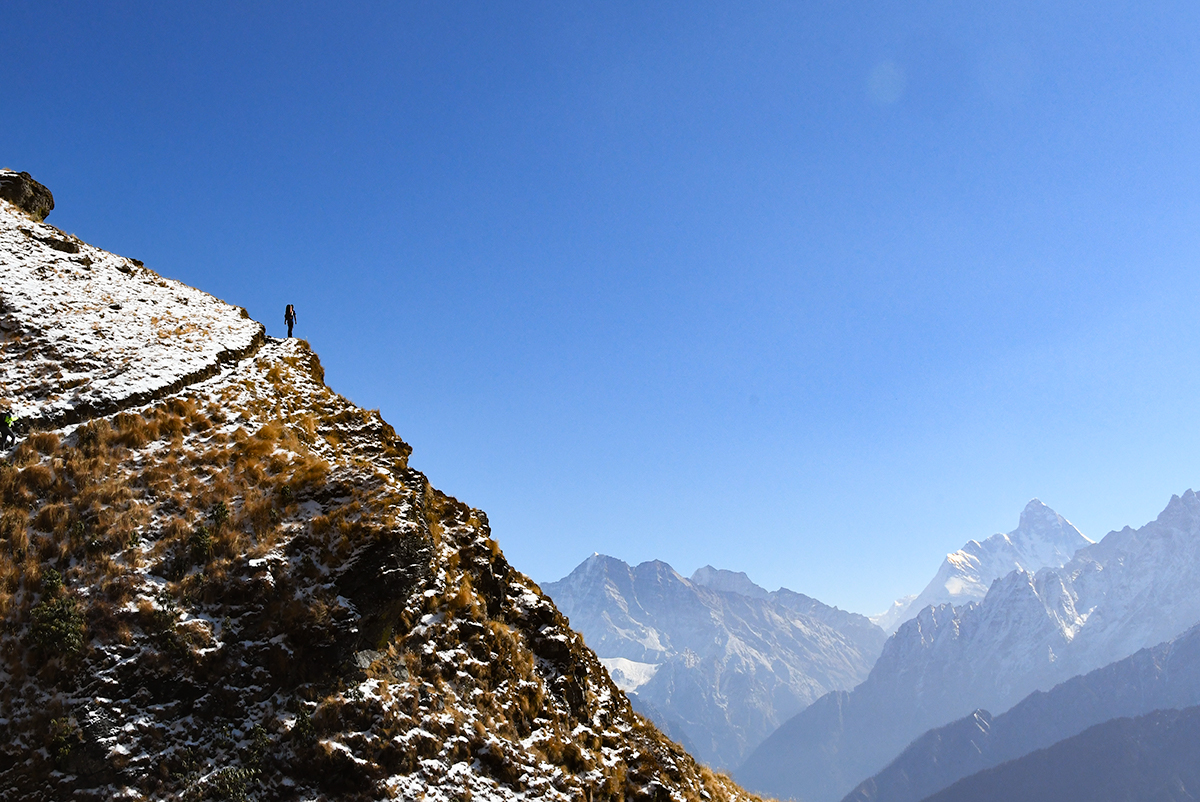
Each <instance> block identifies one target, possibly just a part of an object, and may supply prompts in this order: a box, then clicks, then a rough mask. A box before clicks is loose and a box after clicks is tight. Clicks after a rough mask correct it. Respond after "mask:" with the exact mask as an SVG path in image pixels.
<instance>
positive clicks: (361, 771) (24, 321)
mask: <svg viewBox="0 0 1200 802" xmlns="http://www.w3.org/2000/svg"><path fill="white" fill-rule="evenodd" d="M12 175H14V174H12V173H7V174H5V178H6V180H8V179H9V177H10V176H12ZM6 197H8V196H6ZM49 206H50V208H53V202H52V201H51V202H50V204H49ZM36 218H37V215H36V214H33V215H31V214H29V213H28V212H26V211H25V210H23V209H21V208H18V207H17V206H14V205H13V204H12V203H10V202H9V201H7V200H4V201H0V276H2V277H3V281H2V282H0V333H2V335H3V336H2V339H0V359H2V360H3V362H4V364H5V365H6V367H7V368H8V369H7V370H6V372H5V374H4V376H3V384H2V385H0V400H3V401H4V402H5V403H7V404H9V405H11V407H12V408H13V409H14V410H15V411H16V412H17V413H18V414H19V415H21V416H22V417H23V418H24V419H25V422H26V424H27V426H28V429H27V436H25V437H24V438H23V439H22V441H21V442H19V444H18V445H17V446H16V448H15V449H13V450H12V451H11V452H9V453H7V454H6V457H7V459H6V460H5V461H4V462H3V463H0V622H2V629H0V716H2V717H0V728H2V729H0V735H2V736H3V738H2V741H3V742H2V744H0V799H3V800H18V799H20V800H28V799H63V798H73V799H113V798H124V799H226V798H228V799H240V798H255V799H339V800H343V799H380V798H402V799H416V798H425V799H429V800H467V799H474V800H510V799H530V798H537V799H560V800H581V799H591V800H599V799H612V800H619V799H644V800H666V799H672V800H701V799H704V800H708V799H716V800H740V799H749V798H750V797H749V796H748V795H746V794H745V793H744V792H742V791H741V789H739V788H737V787H736V786H734V785H733V784H732V783H731V782H729V781H728V780H727V779H726V778H723V777H721V776H719V775H714V774H713V773H712V772H709V771H708V770H707V769H704V768H703V767H701V766H699V765H697V764H696V762H695V761H694V760H693V759H692V758H691V757H690V756H689V755H688V754H687V753H685V752H684V751H683V750H682V749H681V748H680V747H678V746H677V745H675V744H674V743H672V742H670V741H669V740H668V739H666V738H665V737H664V736H662V735H661V734H660V733H659V732H658V731H657V730H656V729H655V728H654V726H653V725H651V724H650V723H648V722H647V721H645V720H644V719H642V718H641V717H640V716H638V715H637V714H635V713H634V712H633V710H632V709H631V708H630V706H629V703H628V701H627V699H626V698H625V696H624V695H623V694H622V693H621V692H620V690H619V689H618V688H617V687H616V686H615V685H614V684H613V683H612V681H611V680H610V678H609V675H608V673H607V672H606V671H605V669H604V668H603V666H601V665H600V663H599V662H598V661H597V659H596V658H595V656H594V655H593V654H592V653H591V652H590V650H588V649H587V648H586V646H584V644H583V641H582V639H581V638H580V637H579V636H578V635H577V634H575V633H574V632H572V631H571V630H570V629H569V628H568V626H567V622H566V620H565V619H564V618H563V616H562V615H560V614H559V612H558V611H557V610H556V609H555V607H554V605H553V603H552V602H551V601H550V600H549V599H547V598H546V597H545V596H544V595H543V594H542V593H541V591H540V590H539V588H538V587H537V586H536V585H535V584H534V583H533V582H531V581H530V580H529V579H528V578H527V577H525V576H524V575H522V574H521V573H520V572H519V571H517V570H515V569H514V568H512V567H511V566H510V565H509V564H508V563H507V561H506V560H505V559H504V555H503V554H502V553H501V551H500V549H499V547H498V546H497V544H496V542H495V541H494V540H493V539H492V538H491V536H490V530H489V527H488V520H487V516H486V515H485V514H484V513H483V512H482V511H480V510H476V509H472V508H470V507H469V506H468V505H466V504H463V503H461V502H459V501H457V500H455V499H453V498H450V497H448V496H446V495H444V494H442V493H440V492H438V491H437V490H436V489H434V488H433V487H432V486H431V485H430V483H429V482H428V481H427V479H426V478H425V476H424V475H422V474H421V473H420V472H418V471H416V470H414V469H413V468H411V467H410V466H409V464H408V457H409V454H410V452H411V449H410V448H409V446H408V445H407V444H405V443H404V442H403V441H402V440H401V439H400V438H399V437H398V436H397V435H396V433H395V432H394V431H393V430H392V428H391V427H390V426H389V425H388V424H387V423H385V422H384V421H383V420H382V419H381V418H380V416H379V414H378V413H377V412H375V411H370V410H363V409H360V408H358V407H355V406H354V405H353V404H351V403H350V402H349V401H347V400H346V399H345V398H342V397H341V396H339V395H337V394H336V393H335V392H333V391H332V390H330V389H329V388H328V387H326V386H325V384H324V381H323V372H322V369H321V366H320V363H319V361H318V359H317V357H316V355H315V354H314V353H313V352H312V351H311V350H310V349H309V347H308V346H307V344H306V343H304V342H303V341H299V340H276V339H273V338H270V337H267V336H265V333H264V330H263V328H262V326H261V325H260V324H258V323H256V322H254V321H253V320H250V319H249V316H248V315H247V314H246V313H245V311H244V310H241V309H238V308H237V307H233V306H229V305H226V304H223V303H221V302H220V301H218V300H216V299H214V298H212V297H211V296H208V295H205V294H204V293H202V292H200V291H198V290H194V289H191V288H189V287H186V286H184V285H182V284H179V283H178V282H175V281H171V280H169V279H164V278H162V277H161V276H159V275H158V274H156V273H154V272H153V271H151V270H149V269H147V268H146V267H144V266H142V265H141V264H139V263H136V262H134V261H132V260H128V259H124V258H122V257H119V256H115V255H113V254H110V253H107V252H104V251H101V250H99V249H97V248H94V247H92V246H90V245H87V244H86V243H83V242H81V241H80V240H78V239H77V238H75V237H72V236H69V235H65V234H63V232H61V231H59V230H57V229H55V228H53V227H52V226H49V225H46V224H44V223H40V222H38V221H37V219H36Z"/></svg>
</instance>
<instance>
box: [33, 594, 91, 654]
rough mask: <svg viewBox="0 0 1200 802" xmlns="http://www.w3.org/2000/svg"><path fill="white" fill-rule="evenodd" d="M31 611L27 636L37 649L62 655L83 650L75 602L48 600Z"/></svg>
mask: <svg viewBox="0 0 1200 802" xmlns="http://www.w3.org/2000/svg"><path fill="white" fill-rule="evenodd" d="M30 612H31V614H32V616H33V628H32V630H31V632H30V634H31V637H32V638H33V643H34V645H35V646H37V647H38V648H39V649H42V650H43V651H47V652H50V653H53V654H60V655H64V656H65V655H72V654H75V653H76V652H78V651H79V650H80V649H82V648H83V614H82V613H80V612H79V608H78V606H77V605H76V604H75V600H74V599H71V598H65V597H64V598H57V599H47V600H46V601H44V602H42V603H41V604H38V605H36V606H35V607H34V608H33V610H32V611H30Z"/></svg>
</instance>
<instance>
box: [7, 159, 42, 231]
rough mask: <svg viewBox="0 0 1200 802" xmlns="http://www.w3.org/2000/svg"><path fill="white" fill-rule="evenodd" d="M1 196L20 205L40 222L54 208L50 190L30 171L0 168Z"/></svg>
mask: <svg viewBox="0 0 1200 802" xmlns="http://www.w3.org/2000/svg"><path fill="white" fill-rule="evenodd" d="M0 198H4V200H6V201H8V202H9V203H12V204H14V205H16V206H18V207H19V208H20V209H21V211H23V212H25V213H26V214H27V215H29V216H30V217H32V218H33V219H35V220H37V221H38V222H39V223H40V222H41V221H43V220H45V219H46V215H48V214H50V212H51V210H53V209H54V196H53V195H52V194H50V190H48V189H47V188H46V187H44V186H43V185H41V184H39V183H38V182H37V181H34V180H33V176H31V175H30V174H29V173H17V172H13V171H12V170H0Z"/></svg>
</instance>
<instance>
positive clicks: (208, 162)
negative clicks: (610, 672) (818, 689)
mask: <svg viewBox="0 0 1200 802" xmlns="http://www.w3.org/2000/svg"><path fill="white" fill-rule="evenodd" d="M835 5H836V6H837V7H836V8H832V9H831V8H829V6H835ZM969 6H970V7H968V6H967V5H965V4H958V3H947V2H935V3H921V4H915V3H910V4H902V3H890V2H872V3H866V2H854V3H843V4H830V3H787V4H785V3H770V4H756V3H729V4H723V3H704V2H689V3H656V4H647V3H608V4H595V5H592V6H586V5H584V4H562V3H533V2H523V3H457V4H455V3H371V4H353V3H338V4H332V3H330V4H324V3H279V4H268V3H257V4H254V3H246V4H241V3H239V4H226V5H224V6H213V7H201V6H194V5H185V4H182V3H144V4H103V5H102V4H79V3H65V4H54V3H39V4H8V5H6V6H5V7H4V8H3V9H2V10H0V29H2V30H3V31H4V41H5V51H6V52H5V57H4V58H3V60H0V79H2V80H3V85H4V92H3V93H2V95H0V109H2V110H3V119H4V125H3V126H0V163H2V164H3V166H8V167H10V168H13V169H18V170H28V171H30V172H31V173H33V174H34V176H35V177H37V178H38V179H39V180H41V181H43V182H44V183H46V184H47V185H48V186H49V187H50V188H51V189H52V190H53V191H54V193H55V198H56V201H57V204H58V208H57V209H56V210H55V211H54V212H53V214H52V215H51V217H50V219H49V222H51V223H54V224H55V225H58V226H59V227H61V228H63V229H65V230H67V231H70V232H73V233H76V234H78V235H79V236H81V237H83V238H84V239H86V240H88V241H89V242H92V243H94V244H96V245H99V246H101V247H104V248H107V249H109V250H113V251H116V252H118V253H122V254H125V255H128V256H132V257H135V258H139V259H142V260H144V261H145V262H146V264H147V265H148V266H149V267H152V268H153V269H155V270H157V271H159V272H160V273H162V274H164V275H167V276H170V277H173V278H178V279H181V280H183V281H185V282H187V283H189V284H192V285H195V286H197V287H200V288H202V289H205V290H207V291H209V292H212V293H213V294H215V295H217V296H218V297H221V298H223V299H225V300H227V301H229V302H231V303H236V304H239V305H244V306H246V307H247V308H249V310H250V311H251V314H253V315H254V316H255V317H256V318H258V319H260V320H262V321H264V322H265V323H266V324H267V325H268V328H269V330H270V331H271V332H272V333H274V334H281V333H282V328H283V327H282V310H283V306H284V304H286V303H288V302H291V303H294V304H296V307H297V309H298V312H299V317H300V320H299V325H298V328H297V334H298V335H300V336H304V337H306V338H308V339H309V340H310V342H311V343H312V344H313V346H314V347H315V348H316V349H317V351H318V352H319V353H320V355H321V358H322V361H323V363H324V364H325V366H326V371H327V373H326V376H327V380H328V381H329V383H330V384H331V386H333V387H334V388H335V389H337V390H338V391H340V392H341V393H343V394H344V395H346V396H347V397H349V398H351V399H352V400H354V401H355V402H356V403H358V404H360V405H363V406H366V407H372V408H374V407H378V408H379V409H380V410H381V411H382V412H383V414H384V416H385V417H386V418H387V419H388V420H389V421H390V422H392V423H393V424H394V425H395V426H396V429H397V430H398V431H399V432H400V434H401V435H402V436H403V437H404V438H405V439H406V440H408V441H409V442H410V443H411V444H412V445H413V447H414V453H413V457H412V463H413V465H414V466H415V467H417V468H418V469H420V470H422V471H424V472H426V473H427V474H428V476H429V477H430V479H431V480H432V481H433V483H434V484H435V485H436V486H437V487H439V488H441V489H443V490H445V491H446V492H449V493H451V494H453V495H455V496H457V497H459V498H460V499H462V500H464V501H466V502H468V503H470V504H471V505H473V506H476V507H480V508H482V509H485V510H487V512H488V513H489V516H490V519H491V521H492V524H493V529H494V532H495V534H496V536H497V537H498V539H499V541H500V543H501V545H502V547H503V548H504V550H505V552H506V554H507V555H508V556H509V559H510V560H511V561H512V562H513V563H514V564H515V565H516V566H517V567H519V568H521V569H522V570H524V571H526V572H527V573H529V574H530V575H532V576H533V577H534V578H535V579H538V580H542V581H546V580H552V579H557V578H559V577H560V576H562V575H564V574H566V573H567V572H568V571H569V570H570V569H571V568H572V567H573V566H574V565H576V564H577V563H578V562H580V561H581V560H583V559H584V558H585V557H587V556H588V555H589V554H590V553H591V552H593V551H601V552H604V553H608V554H611V555H614V556H617V557H620V558H622V559H625V560H627V561H630V562H638V561H641V560H646V559H654V558H658V559H663V560H666V561H667V562H670V563H671V564H672V565H674V566H675V567H676V568H677V569H679V570H680V571H682V572H684V573H690V572H691V571H692V570H694V569H695V568H697V567H699V566H701V565H704V564H706V563H711V564H713V565H716V566H720V567H727V568H731V569H735V570H744V571H746V572H747V573H749V574H750V576H751V577H752V578H754V579H755V580H757V581H758V582H759V583H760V584H764V585H767V586H769V587H776V586H779V585H786V586H788V587H791V588H793V589H795V590H799V591H802V592H805V593H808V594H810V595H813V596H816V597H817V598H820V599H822V600H824V601H827V602H829V603H832V604H837V605H839V606H842V607H844V608H849V609H852V610H856V611H860V612H866V613H873V612H878V611H879V610H881V609H883V608H884V607H886V605H887V604H888V603H889V602H890V600H891V599H893V598H895V597H896V596H899V595H901V594H904V593H909V592H916V591H918V590H920V589H921V587H922V586H923V585H924V583H925V582H926V581H928V579H929V578H930V576H932V574H933V572H934V570H935V569H936V567H937V564H938V562H939V561H940V559H941V557H942V556H943V555H944V554H945V553H946V552H947V551H950V550H953V549H955V548H958V547H959V546H961V545H962V543H963V542H965V541H966V540H967V539H969V538H982V537H984V536H987V535H989V534H991V533H993V532H996V531H1008V530H1011V529H1012V528H1014V527H1015V526H1016V521H1017V515H1018V513H1019V512H1020V510H1021V508H1022V507H1023V506H1024V504H1025V503H1026V502H1027V501H1028V500H1029V499H1030V498H1032V497H1035V496H1036V497H1039V498H1041V499H1042V500H1043V501H1045V502H1046V503H1048V504H1050V505H1051V506H1052V507H1054V508H1055V509H1057V510H1058V511H1059V512H1061V513H1062V514H1064V515H1066V516H1067V517H1068V518H1070V519H1071V520H1072V521H1074V522H1075V523H1076V524H1077V525H1078V526H1080V528H1081V529H1082V530H1083V531H1084V532H1085V533H1086V534H1088V535H1089V536H1091V537H1093V538H1099V537H1100V536H1102V535H1103V534H1104V533H1105V532H1107V531H1108V530H1109V529H1112V528H1120V527H1122V526H1124V525H1126V524H1131V525H1134V526H1139V525H1141V524H1143V523H1145V522H1146V521H1147V520H1150V519H1152V518H1153V517H1154V516H1155V515H1156V514H1157V513H1158V512H1159V511H1160V510H1161V508H1162V507H1163V506H1165V504H1166V502H1167V500H1168V498H1169V497H1170V495H1171V494H1172V493H1181V492H1183V491H1184V490H1185V489H1187V488H1188V487H1194V486H1197V485H1200V481H1198V479H1197V476H1198V473H1197V468H1198V467H1200V466H1198V460H1197V454H1198V449H1200V435H1198V433H1197V422H1198V420H1200V416H1198V415H1197V410H1198V408H1200V382H1198V381H1197V378H1196V376H1197V365H1198V364H1200V337H1198V336H1197V317H1198V316H1197V311H1196V298H1197V297H1198V290H1200V278H1198V277H1197V261H1198V260H1197V257H1198V255H1200V225H1198V224H1200V202H1198V195H1197V186H1198V185H1200V184H1198V179H1200V146H1198V143H1200V47H1198V46H1197V44H1196V41H1197V33H1198V31H1200V25H1198V23H1200V7H1197V6H1195V5H1194V4H1185V3H1162V4H1154V5H1153V8H1149V7H1147V6H1146V5H1145V4H1134V3H1102V4H1095V5H1092V6H1088V7H1085V6H1084V5H1083V4H1078V3H1072V4H1061V3H1046V2H1039V3H1032V2H1031V3H993V4H987V5H986V7H983V4H969Z"/></svg>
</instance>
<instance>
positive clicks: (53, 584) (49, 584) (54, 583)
mask: <svg viewBox="0 0 1200 802" xmlns="http://www.w3.org/2000/svg"><path fill="white" fill-rule="evenodd" d="M62 589H63V578H62V574H60V573H59V572H58V571H55V570H54V569H53V568H47V569H46V570H44V571H42V592H43V593H45V594H46V595H47V596H57V595H58V594H59V593H60V592H61V591H62Z"/></svg>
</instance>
